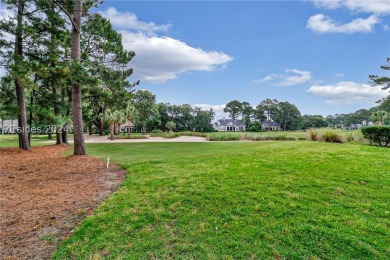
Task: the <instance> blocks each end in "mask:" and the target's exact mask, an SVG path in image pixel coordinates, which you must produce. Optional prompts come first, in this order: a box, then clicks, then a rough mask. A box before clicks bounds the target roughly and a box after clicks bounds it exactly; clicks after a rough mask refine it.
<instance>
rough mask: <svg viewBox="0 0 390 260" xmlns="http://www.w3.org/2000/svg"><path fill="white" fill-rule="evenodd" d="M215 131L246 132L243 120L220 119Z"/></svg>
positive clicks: (215, 125) (215, 124)
mask: <svg viewBox="0 0 390 260" xmlns="http://www.w3.org/2000/svg"><path fill="white" fill-rule="evenodd" d="M214 129H215V130H218V131H221V132H236V131H245V124H244V123H243V122H242V121H241V120H234V124H233V120H232V119H225V118H223V119H220V120H218V121H217V122H215V123H214Z"/></svg>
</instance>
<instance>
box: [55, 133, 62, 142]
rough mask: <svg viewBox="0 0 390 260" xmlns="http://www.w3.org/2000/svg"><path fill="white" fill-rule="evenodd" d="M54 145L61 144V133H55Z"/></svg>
mask: <svg viewBox="0 0 390 260" xmlns="http://www.w3.org/2000/svg"><path fill="white" fill-rule="evenodd" d="M56 144H62V133H61V132H59V131H57V132H56Z"/></svg>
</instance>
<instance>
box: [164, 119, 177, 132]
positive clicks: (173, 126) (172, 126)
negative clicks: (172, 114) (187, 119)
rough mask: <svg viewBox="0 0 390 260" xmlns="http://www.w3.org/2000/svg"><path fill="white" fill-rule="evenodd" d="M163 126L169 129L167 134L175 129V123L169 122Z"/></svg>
mask: <svg viewBox="0 0 390 260" xmlns="http://www.w3.org/2000/svg"><path fill="white" fill-rule="evenodd" d="M165 126H166V127H167V128H168V129H169V132H172V130H173V129H175V128H176V123H175V122H173V121H169V122H168V123H167V124H166V125H165Z"/></svg>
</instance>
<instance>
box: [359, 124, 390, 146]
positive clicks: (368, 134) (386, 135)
mask: <svg viewBox="0 0 390 260" xmlns="http://www.w3.org/2000/svg"><path fill="white" fill-rule="evenodd" d="M361 131H362V134H363V137H364V138H366V139H368V141H369V142H370V144H371V145H379V146H389V144H390V126H368V127H363V128H362V129H361Z"/></svg>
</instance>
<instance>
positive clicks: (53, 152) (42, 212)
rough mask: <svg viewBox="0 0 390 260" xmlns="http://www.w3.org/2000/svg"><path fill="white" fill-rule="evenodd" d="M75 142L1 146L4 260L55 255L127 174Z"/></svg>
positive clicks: (1, 245) (0, 237)
mask: <svg viewBox="0 0 390 260" xmlns="http://www.w3.org/2000/svg"><path fill="white" fill-rule="evenodd" d="M68 149H70V147H69V146H67V145H64V146H55V145H54V146H44V147H34V148H32V149H31V150H30V151H23V150H20V149H16V148H3V149H0V226H1V228H0V259H49V258H50V257H51V255H52V253H53V252H54V251H55V250H56V248H57V247H58V246H59V244H60V243H61V241H63V239H65V238H67V237H69V236H70V234H71V232H72V230H73V229H74V227H75V226H76V225H77V224H78V223H80V222H81V221H82V220H83V219H84V218H85V217H86V216H87V215H90V214H91V213H92V211H93V210H94V208H95V207H96V206H97V205H98V204H99V203H100V202H101V201H102V200H103V199H104V198H106V197H107V196H108V195H110V194H111V193H112V192H114V191H115V189H116V188H117V187H118V186H119V184H120V183H121V182H122V181H123V179H124V175H125V172H124V171H123V170H119V169H118V167H117V166H115V165H113V166H110V167H109V169H107V168H106V164H105V162H103V161H102V160H100V159H98V158H94V157H90V156H64V155H63V154H62V153H63V152H65V151H66V150H68Z"/></svg>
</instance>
